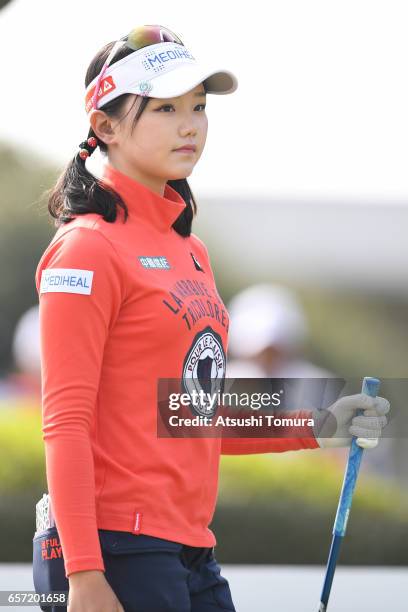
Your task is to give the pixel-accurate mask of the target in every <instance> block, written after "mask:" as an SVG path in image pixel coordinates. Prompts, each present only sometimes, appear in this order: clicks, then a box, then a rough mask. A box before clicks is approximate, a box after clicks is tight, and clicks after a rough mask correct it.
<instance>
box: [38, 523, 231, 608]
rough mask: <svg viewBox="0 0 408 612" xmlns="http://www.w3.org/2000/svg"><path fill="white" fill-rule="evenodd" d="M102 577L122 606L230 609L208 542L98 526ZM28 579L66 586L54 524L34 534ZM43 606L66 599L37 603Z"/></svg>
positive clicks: (44, 589) (41, 587)
mask: <svg viewBox="0 0 408 612" xmlns="http://www.w3.org/2000/svg"><path fill="white" fill-rule="evenodd" d="M98 533H99V541H100V544H101V550H102V556H103V560H104V563H105V578H106V580H107V581H108V582H109V584H110V586H111V587H112V589H113V591H114V593H115V594H116V596H117V598H118V599H119V601H120V602H121V604H122V606H123V608H124V610H125V612H217V611H219V612H221V611H225V610H229V611H230V612H235V608H234V604H233V602H232V597H231V592H230V588H229V584H228V581H227V580H226V579H225V578H224V577H223V576H221V573H220V571H221V570H220V566H219V565H218V563H217V561H216V559H215V556H214V549H213V548H200V547H195V546H187V545H185V544H179V543H178V542H172V541H171V540H164V539H162V538H156V537H153V536H147V535H143V534H142V535H134V534H133V533H130V532H124V531H111V530H107V529H99V530H98ZM33 581H34V588H35V591H36V593H38V594H39V595H42V594H44V599H45V595H46V594H47V593H50V592H53V591H69V582H68V579H67V578H66V576H65V569H64V558H63V556H62V549H61V544H60V540H59V536H58V531H57V528H56V527H51V528H50V529H47V530H46V531H44V532H42V533H41V534H39V535H37V536H35V537H34V538H33ZM40 607H41V610H43V611H44V612H45V611H47V612H66V610H67V607H66V605H62V606H61V605H58V606H57V605H50V604H48V605H47V604H41V606H40Z"/></svg>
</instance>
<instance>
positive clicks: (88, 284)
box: [40, 268, 93, 295]
mask: <svg viewBox="0 0 408 612" xmlns="http://www.w3.org/2000/svg"><path fill="white" fill-rule="evenodd" d="M92 281H93V272H92V271H91V270H78V269H77V268H47V269H45V270H43V271H42V274H41V284H40V293H81V294H82V295H90V294H91V292H92Z"/></svg>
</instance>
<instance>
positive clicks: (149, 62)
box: [85, 42, 238, 113]
mask: <svg viewBox="0 0 408 612" xmlns="http://www.w3.org/2000/svg"><path fill="white" fill-rule="evenodd" d="M97 81H98V77H96V78H95V79H94V80H93V81H92V82H91V83H90V84H89V85H88V87H87V89H86V94H85V109H86V112H87V113H89V112H90V111H91V110H92V98H93V95H94V92H95V86H96V83H97ZM200 83H203V84H204V87H205V90H206V92H207V93H210V94H211V93H212V94H229V93H233V92H234V91H235V90H236V89H237V87H238V80H237V78H236V76H235V75H234V74H233V73H232V72H231V71H229V70H225V69H221V68H219V67H217V68H216V67H214V66H208V65H204V64H202V63H199V62H197V60H196V59H195V58H194V57H193V55H192V54H191V53H190V51H188V49H187V48H186V47H185V46H184V45H179V44H176V43H170V42H164V43H158V44H157V45H149V46H147V47H143V49H140V50H139V51H134V52H133V53H131V54H130V55H127V56H126V57H124V58H123V59H121V60H119V61H118V62H115V63H114V64H111V65H110V66H109V67H108V68H107V70H106V72H105V74H104V76H103V78H102V80H101V82H100V86H99V91H98V97H97V107H98V108H100V107H101V106H103V105H104V104H106V103H108V102H110V101H111V100H114V99H115V98H117V97H119V96H121V95H122V94H125V93H133V94H136V95H139V96H149V97H151V98H173V97H177V96H181V95H183V94H185V93H187V92H188V91H190V90H191V89H194V87H196V86H197V85H199V84H200Z"/></svg>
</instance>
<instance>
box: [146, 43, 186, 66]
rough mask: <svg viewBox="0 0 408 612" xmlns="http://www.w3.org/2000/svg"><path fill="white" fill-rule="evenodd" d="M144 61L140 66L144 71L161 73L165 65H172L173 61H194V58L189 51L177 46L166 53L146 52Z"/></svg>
mask: <svg viewBox="0 0 408 612" xmlns="http://www.w3.org/2000/svg"><path fill="white" fill-rule="evenodd" d="M144 57H145V59H144V60H143V61H142V64H143V66H144V68H145V69H146V70H151V69H153V70H154V72H163V70H165V69H166V68H167V66H165V64H167V63H170V64H171V63H172V62H174V60H177V61H180V60H181V61H184V62H185V61H186V60H190V61H193V62H194V61H195V58H194V57H193V56H192V55H191V53H190V51H188V49H186V48H185V47H183V46H182V45H177V48H174V47H173V48H172V49H169V50H168V51H162V52H160V53H157V52H156V51H148V52H147V53H146V54H145V56H144Z"/></svg>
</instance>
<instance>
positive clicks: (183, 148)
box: [174, 147, 196, 153]
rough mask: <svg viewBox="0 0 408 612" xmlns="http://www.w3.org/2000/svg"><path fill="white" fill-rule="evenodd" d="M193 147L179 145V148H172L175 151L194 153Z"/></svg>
mask: <svg viewBox="0 0 408 612" xmlns="http://www.w3.org/2000/svg"><path fill="white" fill-rule="evenodd" d="M195 150H196V148H195V147H181V148H180V149H174V151H175V152H176V153H195Z"/></svg>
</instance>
